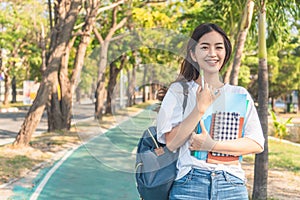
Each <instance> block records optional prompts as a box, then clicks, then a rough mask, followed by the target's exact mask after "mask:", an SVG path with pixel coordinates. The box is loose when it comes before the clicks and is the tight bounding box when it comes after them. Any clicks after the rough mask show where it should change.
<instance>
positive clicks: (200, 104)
mask: <svg viewBox="0 0 300 200" xmlns="http://www.w3.org/2000/svg"><path fill="white" fill-rule="evenodd" d="M196 96H197V109H198V111H199V112H200V113H205V111H206V109H207V108H208V107H209V106H210V104H212V102H213V101H214V99H213V93H212V92H211V89H210V88H209V86H208V84H207V83H205V84H204V88H202V87H201V86H200V85H199V87H198V89H197V92H196Z"/></svg>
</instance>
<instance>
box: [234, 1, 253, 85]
mask: <svg viewBox="0 0 300 200" xmlns="http://www.w3.org/2000/svg"><path fill="white" fill-rule="evenodd" d="M253 9H254V1H252V0H248V1H247V3H246V5H245V8H244V13H243V17H242V20H241V24H240V28H239V33H238V38H237V42H236V48H235V54H234V59H233V65H232V71H231V75H230V84H232V85H238V77H239V69H240V65H241V61H242V55H243V50H244V45H245V42H246V37H247V34H248V30H249V28H250V25H251V21H252V15H253ZM229 69H230V68H229ZM229 72H230V70H229ZM229 72H228V73H229Z"/></svg>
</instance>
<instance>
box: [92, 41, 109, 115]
mask: <svg viewBox="0 0 300 200" xmlns="http://www.w3.org/2000/svg"><path fill="white" fill-rule="evenodd" d="M108 46H109V41H103V43H102V44H101V50H100V63H99V67H98V79H97V82H98V83H97V89H96V103H95V118H96V119H101V118H102V111H103V105H104V99H103V92H104V89H105V88H104V87H105V81H104V80H105V77H104V72H105V68H106V65H107V53H108V52H107V51H108Z"/></svg>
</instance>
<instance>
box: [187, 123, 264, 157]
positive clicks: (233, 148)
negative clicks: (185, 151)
mask: <svg viewBox="0 0 300 200" xmlns="http://www.w3.org/2000/svg"><path fill="white" fill-rule="evenodd" d="M200 125H201V129H202V130H203V131H202V133H201V134H196V133H193V134H192V137H191V147H190V149H191V150H204V151H214V152H219V153H226V154H231V155H235V156H240V155H246V154H251V153H261V152H262V151H263V147H261V146H260V145H259V144H258V143H256V142H255V141H254V140H252V139H250V138H247V137H245V138H239V139H235V140H226V141H214V140H213V139H212V138H211V137H210V135H209V134H208V133H207V130H206V129H205V126H204V124H203V123H200Z"/></svg>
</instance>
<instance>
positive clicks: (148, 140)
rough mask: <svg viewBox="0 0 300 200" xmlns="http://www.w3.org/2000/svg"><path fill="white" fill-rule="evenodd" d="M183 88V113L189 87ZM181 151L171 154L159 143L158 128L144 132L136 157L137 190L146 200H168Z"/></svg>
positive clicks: (153, 127)
mask: <svg viewBox="0 0 300 200" xmlns="http://www.w3.org/2000/svg"><path fill="white" fill-rule="evenodd" d="M180 83H181V85H182V87H183V94H184V101H183V104H182V107H183V112H184V110H185V107H186V104H187V97H188V85H187V84H186V83H185V82H180ZM178 155H179V151H176V153H174V152H171V151H170V150H169V149H168V148H167V147H166V145H165V144H161V143H159V142H158V141H157V132H156V127H155V126H151V127H149V128H148V129H147V130H145V131H144V133H143V136H142V137H141V138H140V140H139V143H138V149H137V155H136V174H135V178H136V183H137V189H138V192H139V194H140V196H141V198H142V199H144V200H167V199H169V192H170V189H171V187H172V185H173V182H174V180H175V178H176V175H177V168H176V164H177V159H178Z"/></svg>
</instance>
